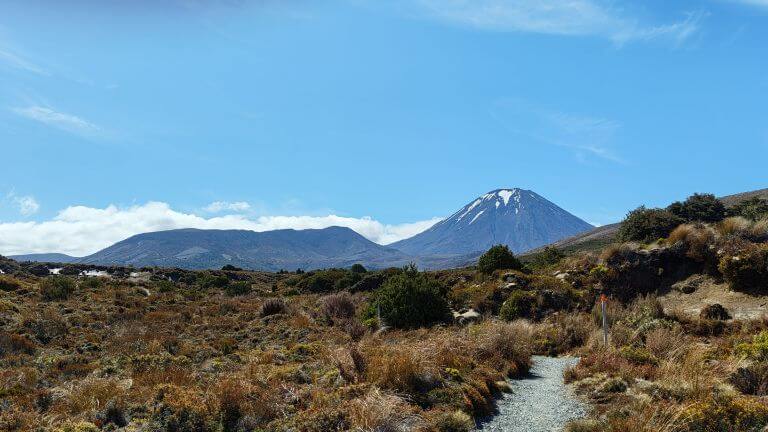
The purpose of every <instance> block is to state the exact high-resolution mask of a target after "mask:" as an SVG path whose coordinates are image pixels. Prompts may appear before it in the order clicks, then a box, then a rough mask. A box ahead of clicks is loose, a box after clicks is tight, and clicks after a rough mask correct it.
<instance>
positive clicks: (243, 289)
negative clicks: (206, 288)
mask: <svg viewBox="0 0 768 432" xmlns="http://www.w3.org/2000/svg"><path fill="white" fill-rule="evenodd" d="M224 292H225V293H226V294H227V295H228V296H230V297H236V296H242V295H246V294H248V293H250V292H251V283H250V282H246V281H238V282H232V283H230V284H228V285H227V286H226V287H224Z"/></svg>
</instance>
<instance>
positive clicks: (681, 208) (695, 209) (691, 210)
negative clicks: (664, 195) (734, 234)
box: [667, 194, 726, 222]
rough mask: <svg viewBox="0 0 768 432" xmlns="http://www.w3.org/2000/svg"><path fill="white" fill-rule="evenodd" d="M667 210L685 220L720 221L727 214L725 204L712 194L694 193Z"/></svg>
mask: <svg viewBox="0 0 768 432" xmlns="http://www.w3.org/2000/svg"><path fill="white" fill-rule="evenodd" d="M667 210H668V211H669V212H670V213H672V214H673V215H675V216H677V217H679V218H681V219H683V220H684V221H685V222H718V221H721V220H723V218H725V216H726V210H725V206H724V205H723V203H722V202H720V200H718V199H717V198H715V196H714V195H712V194H693V195H691V196H689V197H688V198H687V199H686V200H685V201H683V202H679V201H677V202H674V203H672V204H671V205H670V206H669V207H667Z"/></svg>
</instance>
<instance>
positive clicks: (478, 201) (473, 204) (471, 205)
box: [456, 199, 482, 221]
mask: <svg viewBox="0 0 768 432" xmlns="http://www.w3.org/2000/svg"><path fill="white" fill-rule="evenodd" d="M480 203H482V201H481V200H479V199H477V200H475V202H473V203H472V204H470V205H469V207H467V209H466V210H464V213H462V214H461V216H459V218H458V219H456V220H457V221H460V220H462V219H463V218H464V216H466V215H467V214H468V213H469V212H471V211H472V210H473V209H474V208H475V207H477V206H479V205H480Z"/></svg>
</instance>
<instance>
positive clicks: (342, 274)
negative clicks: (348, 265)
mask: <svg viewBox="0 0 768 432" xmlns="http://www.w3.org/2000/svg"><path fill="white" fill-rule="evenodd" d="M360 279H362V276H361V274H360V273H352V272H351V271H349V270H344V269H328V270H319V271H315V272H311V273H306V274H304V276H303V277H302V278H301V280H299V281H298V282H297V283H296V287H298V288H300V289H302V290H304V291H307V292H312V293H326V292H331V291H334V290H336V291H338V290H342V289H346V288H349V287H351V286H352V285H354V284H355V283H356V282H358V281H359V280H360Z"/></svg>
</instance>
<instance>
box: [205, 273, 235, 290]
mask: <svg viewBox="0 0 768 432" xmlns="http://www.w3.org/2000/svg"><path fill="white" fill-rule="evenodd" d="M197 284H198V285H200V288H202V289H211V288H224V287H225V286H227V285H228V284H229V279H228V278H227V277H226V276H222V275H214V274H211V273H203V274H201V275H200V276H198V278H197Z"/></svg>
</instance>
